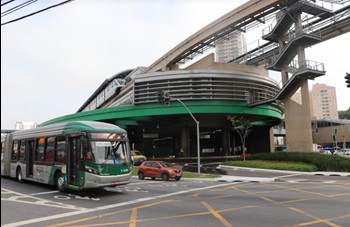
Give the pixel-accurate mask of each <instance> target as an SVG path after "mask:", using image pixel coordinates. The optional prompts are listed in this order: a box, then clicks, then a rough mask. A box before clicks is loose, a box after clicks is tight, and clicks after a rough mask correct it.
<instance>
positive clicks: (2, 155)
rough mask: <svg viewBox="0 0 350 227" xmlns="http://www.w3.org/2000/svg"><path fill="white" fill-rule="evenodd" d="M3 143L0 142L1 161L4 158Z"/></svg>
mask: <svg viewBox="0 0 350 227" xmlns="http://www.w3.org/2000/svg"><path fill="white" fill-rule="evenodd" d="M4 153H5V143H3V142H2V143H1V161H2V160H4Z"/></svg>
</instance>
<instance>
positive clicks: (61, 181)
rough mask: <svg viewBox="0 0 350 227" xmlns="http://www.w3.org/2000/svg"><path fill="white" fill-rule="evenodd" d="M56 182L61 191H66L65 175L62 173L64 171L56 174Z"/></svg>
mask: <svg viewBox="0 0 350 227" xmlns="http://www.w3.org/2000/svg"><path fill="white" fill-rule="evenodd" d="M55 182H56V188H57V190H58V191H59V192H64V191H65V188H64V176H63V175H62V173H58V174H57V175H56V178H55Z"/></svg>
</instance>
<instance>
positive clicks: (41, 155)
mask: <svg viewBox="0 0 350 227" xmlns="http://www.w3.org/2000/svg"><path fill="white" fill-rule="evenodd" d="M36 144H37V147H36V155H35V161H45V160H44V159H45V138H39V139H37V143H36Z"/></svg>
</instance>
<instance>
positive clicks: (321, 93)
mask: <svg viewBox="0 0 350 227" xmlns="http://www.w3.org/2000/svg"><path fill="white" fill-rule="evenodd" d="M310 93H311V94H310V98H311V100H310V101H311V113H312V116H313V118H314V119H316V120H322V119H332V120H337V119H339V115H338V105H337V94H336V90H335V87H332V86H327V85H326V84H318V83H317V84H314V85H313V86H312V90H311V92H310Z"/></svg>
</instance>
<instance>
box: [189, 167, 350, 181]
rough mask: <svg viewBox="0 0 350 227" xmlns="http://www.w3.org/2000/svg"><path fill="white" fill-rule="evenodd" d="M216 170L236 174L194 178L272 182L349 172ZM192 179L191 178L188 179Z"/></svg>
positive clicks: (236, 168) (234, 168)
mask: <svg viewBox="0 0 350 227" xmlns="http://www.w3.org/2000/svg"><path fill="white" fill-rule="evenodd" d="M217 169H225V170H232V171H235V170H236V171H237V172H236V173H237V175H236V174H230V175H221V177H219V178H195V179H196V180H201V181H203V180H204V181H216V182H273V181H276V180H279V178H280V177H282V176H283V175H291V176H293V175H295V176H297V175H309V176H310V175H314V176H339V177H350V173H349V172H300V171H285V170H271V169H257V168H246V167H235V166H224V165H219V166H218V167H217ZM188 179H193V178H188Z"/></svg>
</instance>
